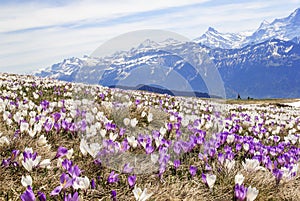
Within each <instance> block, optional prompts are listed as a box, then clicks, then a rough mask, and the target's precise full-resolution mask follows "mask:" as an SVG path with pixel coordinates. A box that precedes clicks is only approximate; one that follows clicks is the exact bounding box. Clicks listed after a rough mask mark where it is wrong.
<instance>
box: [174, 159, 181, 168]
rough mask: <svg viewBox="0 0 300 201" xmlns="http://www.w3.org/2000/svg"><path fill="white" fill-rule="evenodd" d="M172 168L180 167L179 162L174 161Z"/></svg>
mask: <svg viewBox="0 0 300 201" xmlns="http://www.w3.org/2000/svg"><path fill="white" fill-rule="evenodd" d="M173 163H174V167H175V169H177V168H178V167H179V166H180V160H174V162H173Z"/></svg>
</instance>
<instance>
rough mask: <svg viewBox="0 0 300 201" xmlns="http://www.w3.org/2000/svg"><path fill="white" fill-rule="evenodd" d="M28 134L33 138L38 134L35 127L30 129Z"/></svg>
mask: <svg viewBox="0 0 300 201" xmlns="http://www.w3.org/2000/svg"><path fill="white" fill-rule="evenodd" d="M28 134H29V136H30V137H32V138H33V137H34V136H35V135H36V130H34V129H29V130H28Z"/></svg>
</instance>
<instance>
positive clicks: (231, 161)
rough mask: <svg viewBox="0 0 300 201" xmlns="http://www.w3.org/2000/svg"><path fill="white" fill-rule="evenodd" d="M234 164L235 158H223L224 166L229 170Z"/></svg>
mask: <svg viewBox="0 0 300 201" xmlns="http://www.w3.org/2000/svg"><path fill="white" fill-rule="evenodd" d="M234 165H235V160H228V159H226V160H225V167H226V168H227V169H228V170H229V171H231V170H232V169H233V168H234Z"/></svg>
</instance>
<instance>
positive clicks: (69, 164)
mask: <svg viewBox="0 0 300 201" xmlns="http://www.w3.org/2000/svg"><path fill="white" fill-rule="evenodd" d="M61 165H62V167H63V168H65V170H67V171H69V169H70V168H71V167H72V166H73V162H72V161H71V160H68V159H64V160H63V161H62V163H61Z"/></svg>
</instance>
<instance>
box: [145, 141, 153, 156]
mask: <svg viewBox="0 0 300 201" xmlns="http://www.w3.org/2000/svg"><path fill="white" fill-rule="evenodd" d="M153 151H154V148H153V147H152V146H151V144H149V143H148V144H146V154H151V153H152V152H153Z"/></svg>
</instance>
